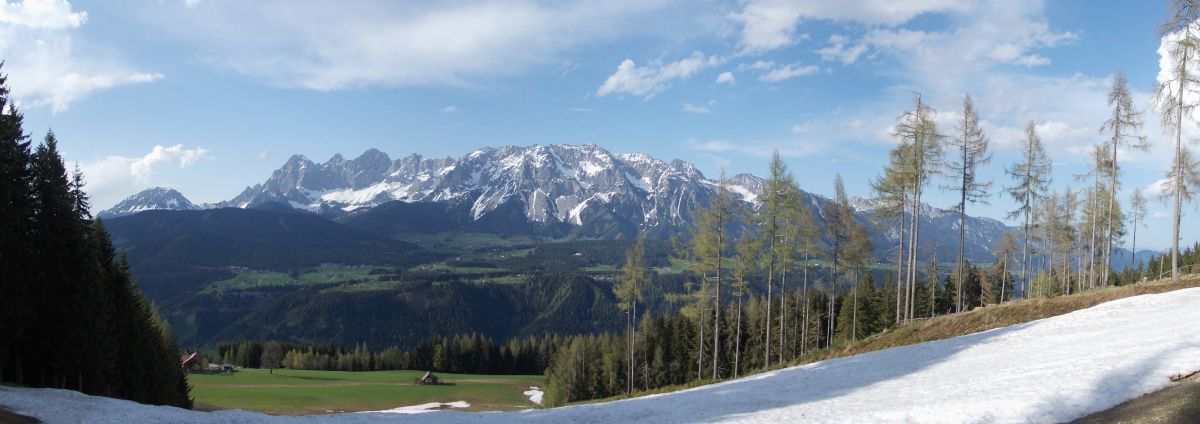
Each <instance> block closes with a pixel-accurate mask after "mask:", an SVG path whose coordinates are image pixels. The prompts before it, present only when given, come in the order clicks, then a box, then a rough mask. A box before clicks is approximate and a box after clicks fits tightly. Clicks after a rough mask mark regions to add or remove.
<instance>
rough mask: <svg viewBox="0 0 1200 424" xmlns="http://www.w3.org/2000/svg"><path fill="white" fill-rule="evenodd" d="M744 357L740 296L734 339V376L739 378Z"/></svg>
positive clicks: (739, 298) (740, 298) (739, 297)
mask: <svg viewBox="0 0 1200 424" xmlns="http://www.w3.org/2000/svg"><path fill="white" fill-rule="evenodd" d="M741 357H742V297H741V296H738V304H737V337H735V338H734V339H733V378H738V370H739V369H740V368H741V363H740V360H741Z"/></svg>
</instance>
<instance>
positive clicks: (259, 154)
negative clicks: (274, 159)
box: [258, 150, 271, 161]
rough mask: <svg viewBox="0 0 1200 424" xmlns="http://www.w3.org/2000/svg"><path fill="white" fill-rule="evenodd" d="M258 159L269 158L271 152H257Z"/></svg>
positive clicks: (266, 159)
mask: <svg viewBox="0 0 1200 424" xmlns="http://www.w3.org/2000/svg"><path fill="white" fill-rule="evenodd" d="M258 160H261V161H268V160H271V152H268V151H266V150H263V151H261V152H258Z"/></svg>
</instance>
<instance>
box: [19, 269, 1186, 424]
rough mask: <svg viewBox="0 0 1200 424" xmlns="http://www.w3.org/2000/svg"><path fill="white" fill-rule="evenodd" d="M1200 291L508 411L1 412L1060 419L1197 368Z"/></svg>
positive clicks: (59, 411) (97, 405) (508, 418)
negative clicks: (667, 388)
mask: <svg viewBox="0 0 1200 424" xmlns="http://www.w3.org/2000/svg"><path fill="white" fill-rule="evenodd" d="M1197 304H1200V288H1194V289H1185V290H1178V291H1174V292H1168V293H1162V294H1153V295H1142V296H1136V297H1130V298H1125V299H1121V300H1116V301H1113V302H1108V303H1104V304H1101V305H1098V306H1095V307H1092V308H1089V309H1084V310H1080V311H1076V312H1073V313H1070V314H1066V315H1061V316H1058V317H1054V318H1048V319H1044V320H1039V321H1034V322H1029V323H1025V324H1020V325H1015V326H1012V327H1005V328H999V329H995V330H990V331H985V332H981V333H976V334H972V335H967V336H962V337H956V338H953V339H947V340H941V341H935V342H929V343H922V344H918V345H912V346H904V347H898V348H893V349H887V350H882V351H877V352H871V353H867V354H863V355H857V356H853V357H848V358H840V359H833V360H828V361H823V362H819V363H814V364H809V365H804V366H799V367H792V368H788V369H784V370H779V371H775V372H770V373H765V374H759V375H754V376H750V377H746V378H742V379H739V380H733V381H728V382H724V383H720V384H714V385H709V386H704V387H698V388H694V389H689V390H685V391H681V392H675V393H667V394H660V395H654V396H647V397H642V398H636V399H628V400H621V401H615V402H607V403H598V404H589V405H579V406H571V407H565V408H555V409H544V410H528V411H521V412H505V413H468V412H456V411H440V412H432V413H428V414H421V415H419V416H394V415H387V414H372V413H362V414H341V415H326V416H308V417H276V416H268V415H263V414H257V413H250V412H245V411H221V412H211V413H205V412H192V411H185V410H180V409H177V408H169V407H153V406H145V405H138V404H135V403H131V402H127V401H119V400H112V399H105V398H97V397H91V396H85V395H81V394H78V393H74V392H69V391H64V390H53V389H19V388H9V387H0V406H3V407H5V408H7V409H10V410H12V411H14V412H17V413H20V414H25V415H30V416H34V417H37V418H39V419H42V420H44V421H46V422H48V423H56V422H84V421H86V422H98V423H104V422H113V423H117V422H181V423H201V422H252V423H292V422H330V423H375V422H380V423H386V422H418V421H419V422H424V423H451V422H455V423H458V422H466V423H498V422H539V423H561V422H589V423H590V422H666V423H674V422H718V421H724V422H847V423H864V422H919V423H941V422H945V423H961V422H978V423H988V422H1062V421H1066V420H1071V419H1074V418H1078V417H1081V416H1084V415H1087V414H1089V413H1092V412H1096V411H1100V410H1104V409H1107V408H1109V407H1112V406H1114V405H1117V404H1119V403H1121V402H1122V401H1125V400H1128V399H1131V398H1134V397H1137V396H1140V395H1142V394H1145V393H1148V392H1152V391H1155V390H1159V389H1162V388H1164V387H1166V386H1168V385H1169V384H1170V383H1169V377H1170V376H1171V375H1174V374H1180V373H1188V372H1191V371H1195V370H1200V327H1197V326H1196V325H1195V323H1196V322H1200V308H1196V307H1195V305H1197Z"/></svg>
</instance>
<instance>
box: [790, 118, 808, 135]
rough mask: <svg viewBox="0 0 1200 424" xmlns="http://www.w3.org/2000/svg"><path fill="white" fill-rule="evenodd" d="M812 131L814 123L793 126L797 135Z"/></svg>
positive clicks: (793, 130)
mask: <svg viewBox="0 0 1200 424" xmlns="http://www.w3.org/2000/svg"><path fill="white" fill-rule="evenodd" d="M812 129H813V123H812V122H811V121H810V122H804V123H801V124H796V125H792V132H794V133H797V134H800V133H806V132H808V131H809V130H812Z"/></svg>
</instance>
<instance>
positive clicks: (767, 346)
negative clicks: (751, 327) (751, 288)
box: [763, 234, 775, 368]
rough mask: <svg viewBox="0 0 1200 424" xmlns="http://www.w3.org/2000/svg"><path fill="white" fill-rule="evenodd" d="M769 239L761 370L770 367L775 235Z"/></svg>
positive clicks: (769, 235)
mask: <svg viewBox="0 0 1200 424" xmlns="http://www.w3.org/2000/svg"><path fill="white" fill-rule="evenodd" d="M768 237H770V238H771V239H770V243H771V250H770V252H769V253H768V254H767V255H768V257H769V259H768V260H767V320H766V322H764V323H763V333H765V337H766V339H765V341H764V342H763V368H770V367H771V287H772V286H774V285H775V282H774V279H775V235H774V234H768Z"/></svg>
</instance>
